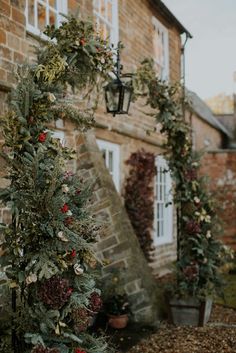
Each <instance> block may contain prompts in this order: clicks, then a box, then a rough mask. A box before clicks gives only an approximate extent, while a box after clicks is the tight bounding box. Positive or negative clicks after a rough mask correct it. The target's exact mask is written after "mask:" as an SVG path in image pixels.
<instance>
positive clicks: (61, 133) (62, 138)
mask: <svg viewBox="0 0 236 353" xmlns="http://www.w3.org/2000/svg"><path fill="white" fill-rule="evenodd" d="M50 133H51V135H52V138H54V139H58V140H60V143H61V145H62V146H63V147H65V145H66V136H65V132H64V131H60V130H54V131H50Z"/></svg>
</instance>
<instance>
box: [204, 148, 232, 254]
mask: <svg viewBox="0 0 236 353" xmlns="http://www.w3.org/2000/svg"><path fill="white" fill-rule="evenodd" d="M202 173H203V174H204V175H209V177H210V183H209V187H210V189H211V190H212V191H214V195H215V197H216V200H217V206H218V214H219V216H220V219H221V220H222V221H223V234H222V236H223V240H224V242H225V243H226V244H229V245H231V246H232V247H233V248H234V249H235V250H236V151H233V150H232V151H231V150H228V151H224V150H219V151H214V152H208V153H206V155H205V156H204V158H203V161H202Z"/></svg>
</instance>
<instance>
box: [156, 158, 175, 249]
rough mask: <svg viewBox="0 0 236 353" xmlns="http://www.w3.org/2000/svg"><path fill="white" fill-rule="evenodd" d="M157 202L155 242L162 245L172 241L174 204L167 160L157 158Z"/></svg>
mask: <svg viewBox="0 0 236 353" xmlns="http://www.w3.org/2000/svg"><path fill="white" fill-rule="evenodd" d="M155 164H156V177H155V189H154V190H155V201H154V202H155V204H154V231H155V234H154V244H155V245H162V244H167V243H171V242H172V230H173V206H172V204H170V202H171V201H172V195H171V189H172V182H171V175H170V172H169V171H168V165H167V162H166V160H165V159H164V158H163V157H162V156H158V157H157V158H156V162H155Z"/></svg>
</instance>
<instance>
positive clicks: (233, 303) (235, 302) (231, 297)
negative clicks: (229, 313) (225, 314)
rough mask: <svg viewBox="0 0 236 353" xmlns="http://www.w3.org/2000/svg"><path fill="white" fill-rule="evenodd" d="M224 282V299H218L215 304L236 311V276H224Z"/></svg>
mask: <svg viewBox="0 0 236 353" xmlns="http://www.w3.org/2000/svg"><path fill="white" fill-rule="evenodd" d="M224 281H225V285H224V288H223V293H224V298H218V299H217V300H216V303H217V304H221V305H225V306H227V307H230V308H233V309H236V274H235V273H234V274H226V275H225V277H224Z"/></svg>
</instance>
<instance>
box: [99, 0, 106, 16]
mask: <svg viewBox="0 0 236 353" xmlns="http://www.w3.org/2000/svg"><path fill="white" fill-rule="evenodd" d="M100 14H101V16H102V17H104V18H105V17H106V2H105V0H100Z"/></svg>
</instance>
